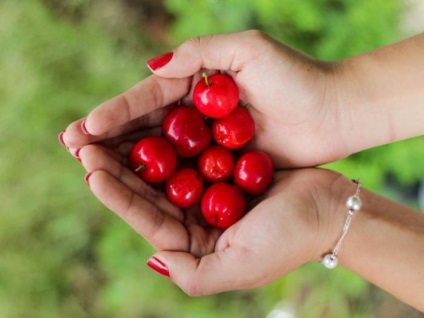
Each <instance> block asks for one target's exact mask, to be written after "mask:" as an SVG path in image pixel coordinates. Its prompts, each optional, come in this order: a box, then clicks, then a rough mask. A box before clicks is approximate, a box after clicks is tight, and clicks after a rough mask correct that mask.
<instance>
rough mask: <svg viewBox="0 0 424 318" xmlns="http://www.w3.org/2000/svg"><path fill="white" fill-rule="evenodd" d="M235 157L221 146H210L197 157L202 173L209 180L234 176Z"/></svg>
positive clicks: (219, 179)
mask: <svg viewBox="0 0 424 318" xmlns="http://www.w3.org/2000/svg"><path fill="white" fill-rule="evenodd" d="M234 165H235V159H234V156H233V154H232V153H231V152H230V151H229V150H228V149H226V148H224V147H221V146H209V147H208V148H206V149H205V150H203V152H202V153H201V154H200V156H199V158H198V159H197V168H198V170H199V172H200V174H201V175H202V176H203V178H205V179H206V180H207V181H209V182H222V181H226V180H229V179H231V177H232V176H233V171H234Z"/></svg>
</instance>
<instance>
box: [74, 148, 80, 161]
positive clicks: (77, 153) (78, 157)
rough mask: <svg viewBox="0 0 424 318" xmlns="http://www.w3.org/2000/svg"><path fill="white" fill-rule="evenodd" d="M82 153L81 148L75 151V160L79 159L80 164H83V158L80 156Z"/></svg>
mask: <svg viewBox="0 0 424 318" xmlns="http://www.w3.org/2000/svg"><path fill="white" fill-rule="evenodd" d="M80 151H81V148H78V149H77V150H75V158H77V159H78V161H79V162H81V158H80V156H79V153H80Z"/></svg>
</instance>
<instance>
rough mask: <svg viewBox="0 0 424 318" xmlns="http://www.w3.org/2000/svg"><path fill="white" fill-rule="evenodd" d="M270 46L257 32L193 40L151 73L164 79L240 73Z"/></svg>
mask: <svg viewBox="0 0 424 318" xmlns="http://www.w3.org/2000/svg"><path fill="white" fill-rule="evenodd" d="M270 43H271V41H269V38H268V37H267V36H266V35H265V34H263V33H261V32H259V31H245V32H240V33H229V34H218V35H208V36H201V37H195V38H192V39H190V40H188V41H186V42H184V43H183V44H182V45H181V46H179V47H178V48H177V49H175V50H174V54H173V56H172V59H171V60H170V61H169V62H168V63H167V64H166V65H164V66H162V67H160V68H157V69H156V70H153V69H152V68H151V70H152V71H153V72H154V74H156V75H158V76H161V77H167V78H175V77H176V78H184V77H188V76H192V75H193V74H195V73H196V72H198V71H199V70H201V69H202V68H206V69H213V70H225V71H230V72H239V71H241V70H242V69H243V67H244V66H245V64H246V63H247V62H249V61H251V60H252V59H253V58H255V57H257V56H260V55H261V52H265V51H264V50H263V48H264V47H265V46H267V45H269V44H270ZM259 50H261V51H259ZM147 64H148V65H149V62H148V63H147ZM233 74H234V73H233Z"/></svg>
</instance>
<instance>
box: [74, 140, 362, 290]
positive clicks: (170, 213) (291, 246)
mask: <svg viewBox="0 0 424 318" xmlns="http://www.w3.org/2000/svg"><path fill="white" fill-rule="evenodd" d="M123 148H125V147H121V149H123ZM119 157H120V156H119V155H118V154H117V153H111V152H110V150H108V149H107V148H105V147H103V146H100V145H88V146H86V147H84V148H82V149H81V151H80V158H81V161H82V163H83V165H84V167H85V168H86V169H87V171H88V172H89V173H91V174H89V178H88V181H89V184H90V188H91V190H92V191H93V193H94V195H95V196H96V197H97V198H98V199H99V200H100V201H101V202H102V203H103V204H105V205H106V206H107V207H109V208H110V209H111V210H112V211H114V212H115V213H116V214H117V215H118V216H120V217H121V218H122V219H123V220H124V221H126V222H127V223H128V224H129V225H130V226H131V227H132V228H133V229H134V230H135V231H136V232H138V233H139V234H140V235H142V236H143V237H144V238H145V239H146V240H147V241H148V242H150V243H151V244H152V246H153V247H154V248H156V249H157V250H159V252H158V253H157V254H156V255H155V258H156V259H158V260H160V262H162V263H163V264H165V265H164V266H165V270H164V271H165V274H167V275H169V276H170V279H171V280H172V281H173V282H174V283H176V284H177V285H178V286H179V287H180V288H182V289H183V290H184V291H185V292H186V293H187V294H189V295H192V296H198V295H204V294H211V293H217V292H222V291H226V290H233V289H242V288H253V287H257V286H261V285H264V284H266V283H269V282H271V281H273V280H275V279H277V278H279V277H280V276H282V275H284V274H285V273H287V272H289V271H291V270H294V269H295V268H297V267H299V266H301V265H302V264H304V263H306V262H309V261H312V260H319V259H320V258H321V257H322V254H323V253H324V252H326V251H328V248H329V247H331V245H332V244H333V241H334V239H335V237H336V236H337V234H338V233H336V232H335V233H331V231H330V233H328V229H329V228H330V229H331V228H332V226H330V224H329V223H330V221H329V220H331V217H330V214H331V213H332V209H333V205H331V204H330V202H331V203H332V204H334V203H337V202H336V201H335V200H334V197H332V198H331V200H330V197H329V194H330V193H331V194H332V195H334V191H333V190H334V189H337V188H342V187H337V186H335V185H336V184H337V182H338V180H339V179H340V178H339V175H338V174H336V173H334V172H330V171H327V170H320V169H305V170H294V171H287V172H278V173H277V174H276V176H275V184H274V185H273V187H272V189H271V190H270V191H269V192H268V193H267V194H266V196H265V197H264V198H263V200H262V199H261V201H260V202H259V203H257V204H256V205H255V206H254V207H253V208H252V209H251V211H250V212H249V213H248V214H247V215H246V216H245V217H244V218H243V219H242V220H241V221H239V222H238V223H236V224H235V225H234V226H232V227H230V228H229V229H227V230H226V231H223V230H219V229H216V228H211V227H210V226H207V225H205V224H204V223H203V221H202V218H201V216H200V214H199V211H197V210H196V209H192V210H190V211H186V212H184V211H182V210H179V209H177V208H175V207H174V206H173V205H171V204H169V202H168V201H167V200H166V199H165V197H164V196H163V194H162V193H161V192H160V191H156V190H154V189H153V188H151V187H149V186H148V185H146V184H145V183H144V182H143V181H142V180H141V179H140V178H139V177H137V176H136V175H135V174H134V173H133V172H132V171H130V170H128V169H127V168H125V167H124V166H123V165H122V164H121V162H120V161H119V160H118V158H119ZM123 158H125V156H124V157H123ZM122 160H125V159H122ZM342 179H344V178H342ZM347 182H348V181H347ZM353 187H354V186H353V184H352V189H353ZM333 188H334V189H333ZM343 188H347V187H343ZM352 189H351V190H352ZM348 190H349V189H348ZM337 191H338V190H337ZM337 191H336V192H337ZM340 197H343V196H340ZM343 198H344V197H343ZM336 205H337V204H336ZM339 227H341V225H340V224H338V226H337V227H335V228H336V229H337V230H336V231H338V230H339ZM151 260H154V259H153V258H152V259H151ZM164 271H162V273H164Z"/></svg>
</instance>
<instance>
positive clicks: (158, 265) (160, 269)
mask: <svg viewBox="0 0 424 318" xmlns="http://www.w3.org/2000/svg"><path fill="white" fill-rule="evenodd" d="M147 266H149V267H150V268H151V269H153V270H154V271H155V272H157V273H159V274H161V275H163V276H166V277H169V270H168V267H166V265H165V264H164V263H163V262H162V261H160V260H159V259H157V258H156V257H154V256H152V257H150V258H149V259H148V260H147Z"/></svg>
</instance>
